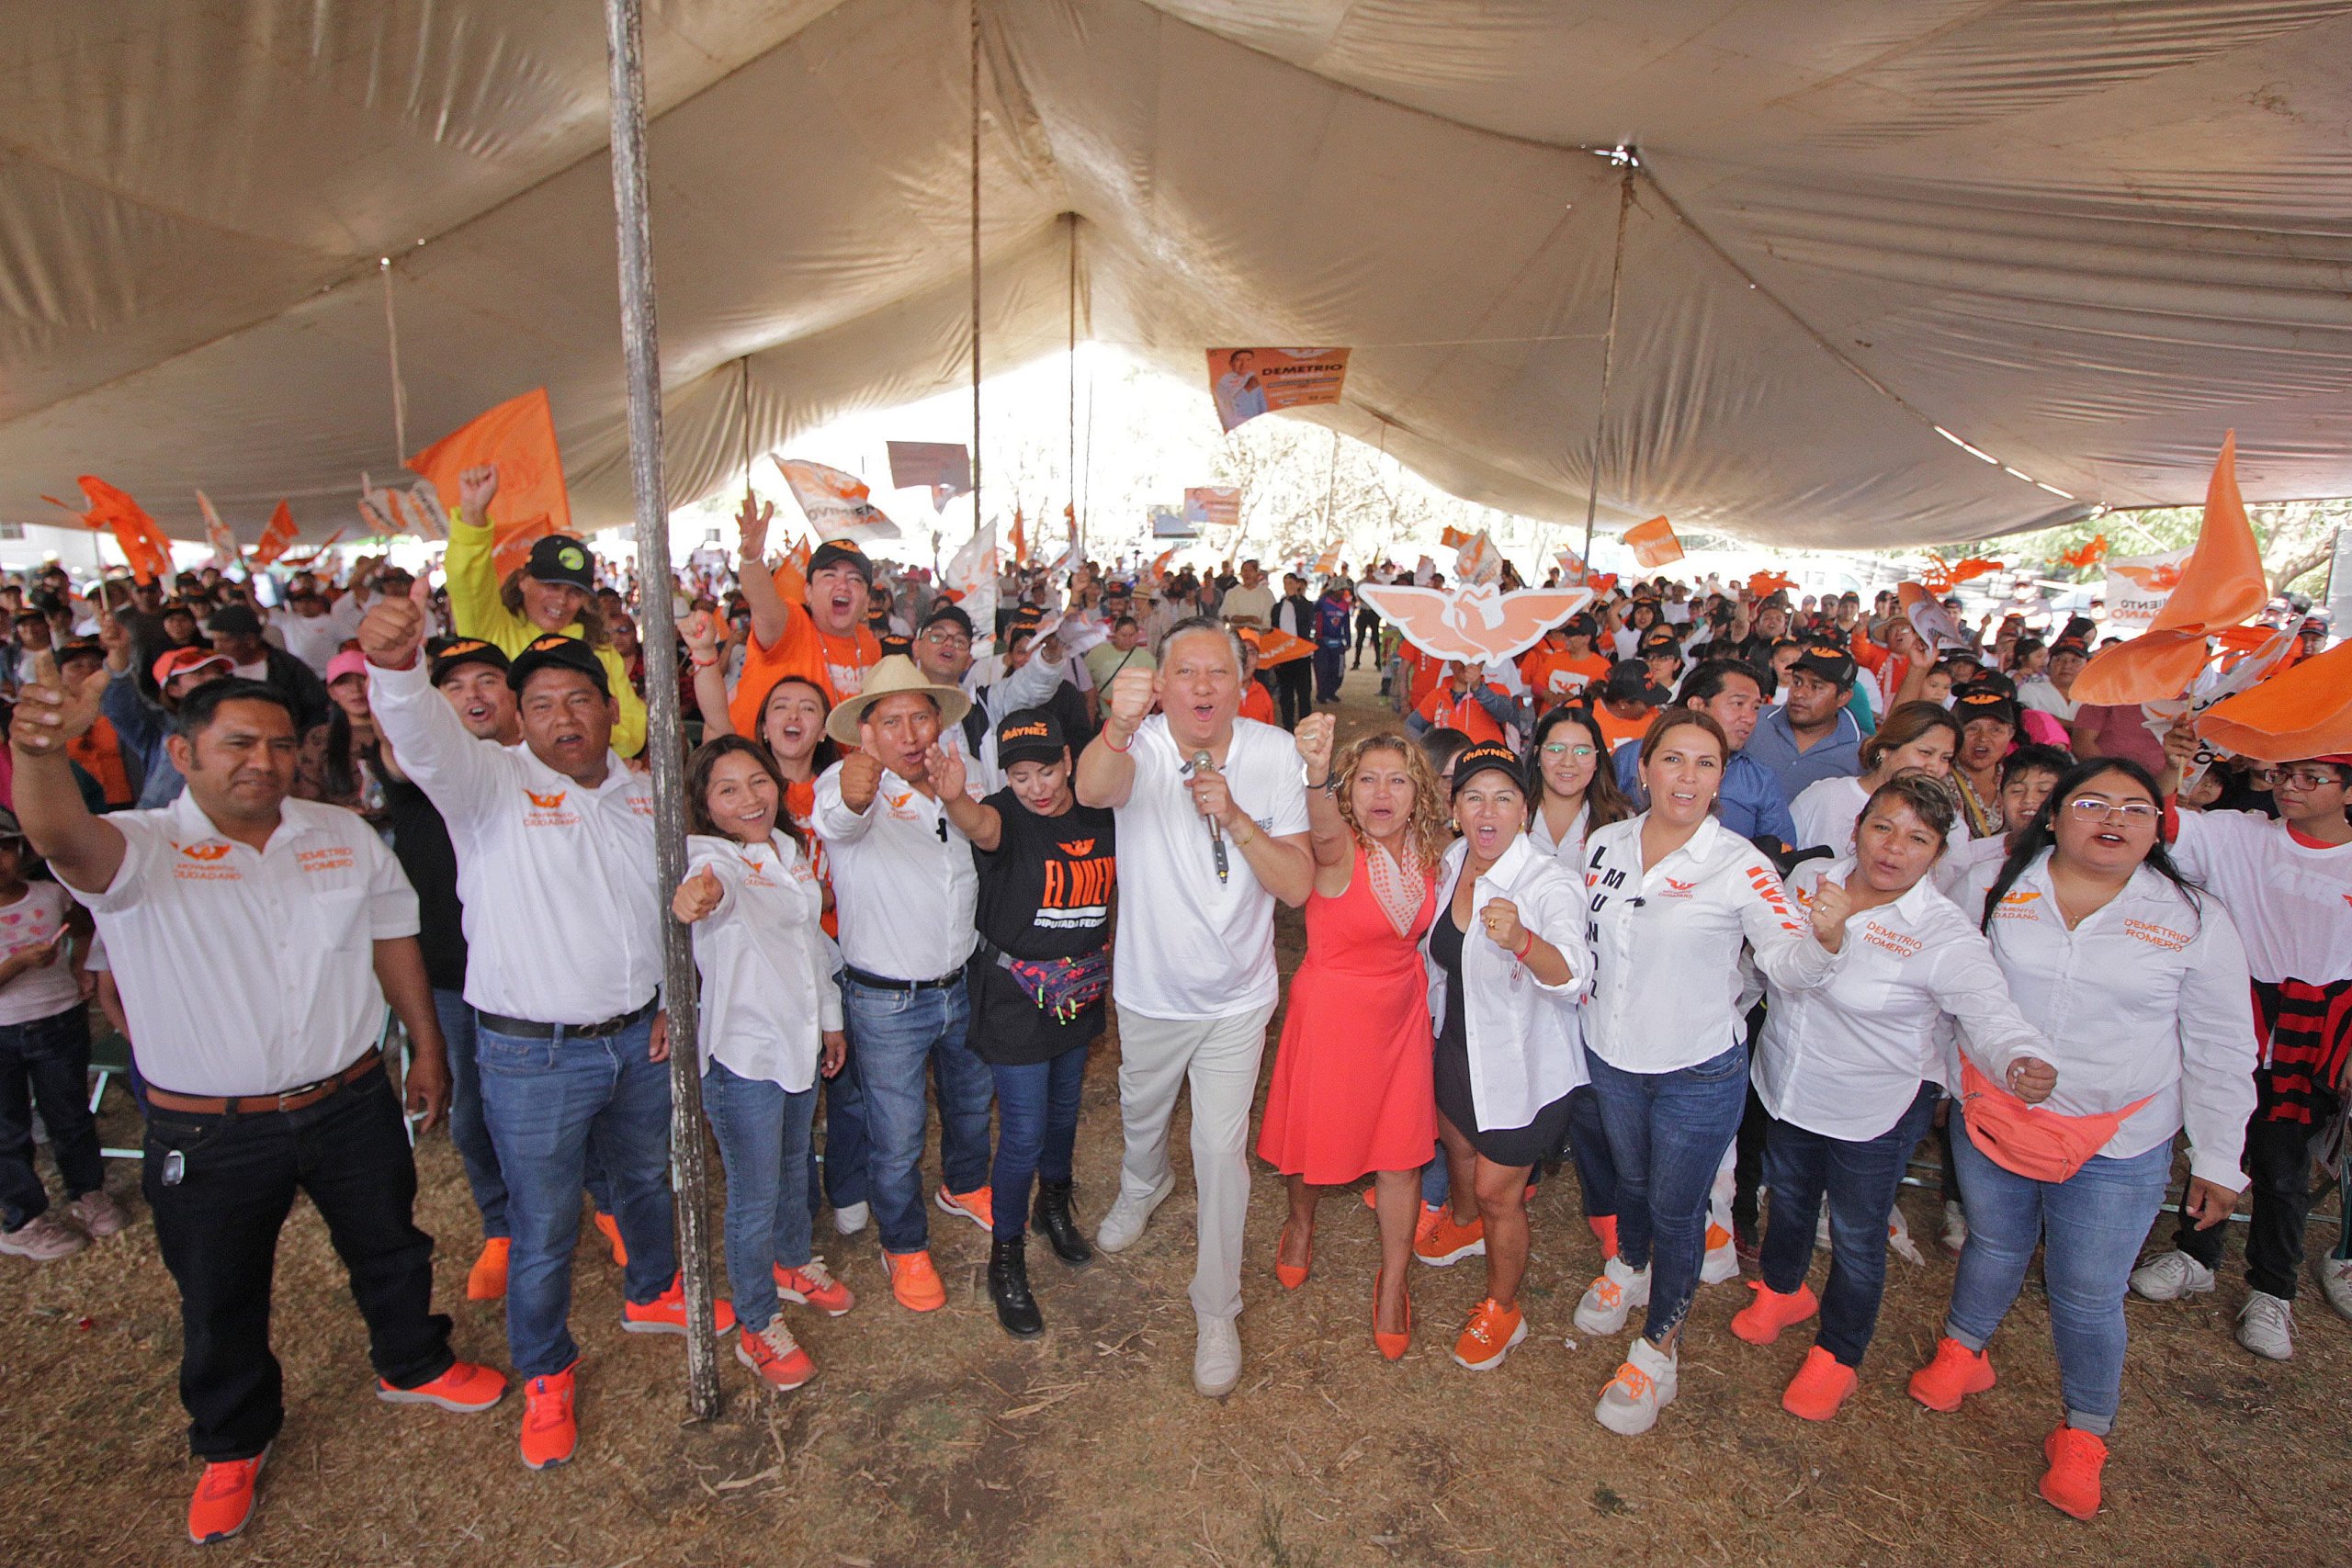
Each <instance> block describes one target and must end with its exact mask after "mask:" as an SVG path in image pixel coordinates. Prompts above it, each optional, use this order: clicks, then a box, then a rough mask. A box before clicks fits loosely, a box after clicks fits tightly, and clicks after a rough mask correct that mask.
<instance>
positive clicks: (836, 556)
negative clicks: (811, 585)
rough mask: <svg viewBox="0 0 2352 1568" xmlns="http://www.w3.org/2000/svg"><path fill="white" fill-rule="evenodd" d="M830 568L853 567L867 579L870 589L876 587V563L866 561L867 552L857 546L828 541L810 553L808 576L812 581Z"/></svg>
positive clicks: (866, 582) (866, 583) (859, 574)
mask: <svg viewBox="0 0 2352 1568" xmlns="http://www.w3.org/2000/svg"><path fill="white" fill-rule="evenodd" d="M829 566H847V567H853V568H854V569H855V570H856V571H857V575H858V576H860V577H862V578H864V579H865V585H866V586H867V587H868V588H871V587H873V586H874V563H873V562H872V561H870V560H868V559H866V558H865V551H864V550H861V549H859V548H858V547H856V546H855V545H846V544H842V543H840V542H839V541H837V540H832V539H828V540H826V541H825V542H824V543H823V544H821V545H819V546H818V547H816V549H815V550H813V551H811V552H810V553H809V577H810V579H811V580H813V579H814V578H815V577H816V575H817V574H818V573H819V572H820V571H822V570H825V569H826V568H827V567H829Z"/></svg>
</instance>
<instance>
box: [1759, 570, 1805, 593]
mask: <svg viewBox="0 0 2352 1568" xmlns="http://www.w3.org/2000/svg"><path fill="white" fill-rule="evenodd" d="M1796 585H1797V580H1796V579H1795V578H1793V577H1783V576H1781V574H1780V573H1779V572H1777V571H1757V572H1750V573H1749V574H1748V578H1747V596H1748V597H1749V598H1751V599H1770V597H1771V596H1772V595H1773V594H1775V593H1778V592H1781V590H1782V589H1784V588H1794V587H1795V586H1796Z"/></svg>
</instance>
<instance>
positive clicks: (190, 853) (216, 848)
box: [180, 844, 229, 860]
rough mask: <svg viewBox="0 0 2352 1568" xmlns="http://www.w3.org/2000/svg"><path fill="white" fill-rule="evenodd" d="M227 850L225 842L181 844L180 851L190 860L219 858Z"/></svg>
mask: <svg viewBox="0 0 2352 1568" xmlns="http://www.w3.org/2000/svg"><path fill="white" fill-rule="evenodd" d="M228 852H229V846H228V845H226V844H182V845H181V846H180V853H182V854H184V855H186V856H187V858H188V859H190V860H219V859H220V857H221V856H222V855H225V854H227V853H228Z"/></svg>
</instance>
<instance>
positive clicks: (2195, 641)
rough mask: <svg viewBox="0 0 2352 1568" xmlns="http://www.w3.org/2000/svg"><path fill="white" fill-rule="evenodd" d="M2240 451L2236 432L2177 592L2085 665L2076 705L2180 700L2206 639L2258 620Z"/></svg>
mask: <svg viewBox="0 0 2352 1568" xmlns="http://www.w3.org/2000/svg"><path fill="white" fill-rule="evenodd" d="M2237 451H2238V436H2237V432H2236V431H2234V430H2233V431H2231V432H2230V433H2229V434H2227V435H2225V436H2223V437H2222V455H2221V457H2220V458H2219V459H2218V460H2216V461H2215V463H2214V464H2213V479H2212V482H2211V484H2209V485H2208V486H2207V487H2206V490H2205V524H2204V526H2203V527H2201V528H2199V530H2198V533H2197V548H2196V549H2195V550H2193V551H2191V552H2190V553H2189V557H2188V559H2187V560H2185V561H2183V562H2181V563H2180V585H2179V586H2178V587H2177V588H2175V589H2174V590H2173V591H2172V595H2171V597H2169V598H2167V599H2166V600H2165V607H2164V608H2163V609H2162V610H2159V611H2157V612H2156V618H2155V619H2154V620H2153V621H2151V622H2150V623H2149V624H2148V629H2147V630H2146V631H2144V632H2142V633H2141V634H2140V635H2139V636H2138V637H2133V638H2132V639H2131V641H2129V642H2127V643H2123V644H2120V646H2118V647H2115V648H2110V649H2106V650H2104V651H2103V652H2101V653H2099V654H2098V656H2097V657H2096V658H2094V659H2093V660H2091V661H2090V662H2089V663H2088V664H2086V665H2084V666H2083V671H2082V673H2081V674H2079V675H2077V676H2075V689H2074V691H2073V692H2072V693H2071V694H2070V695H2071V696H2073V698H2074V699H2075V701H2076V702H2078V703H2098V704H2100V705H2106V706H2128V705H2131V704H2133V703H2151V702H2163V701H2165V700H2166V699H2168V698H2172V697H2177V696H2178V695H2180V694H2182V693H2183V692H2186V691H2187V690H2188V687H2189V683H2190V682H2193V681H2195V680H2196V679H2197V676H2198V673H2199V671H2202V670H2203V669H2204V668H2205V659H2206V649H2205V639H2206V638H2207V637H2216V636H2219V635H2220V634H2221V633H2222V632H2224V631H2226V630H2228V629H2229V628H2230V627H2232V626H2237V625H2240V624H2241V623H2243V622H2245V621H2250V620H2252V619H2253V618H2254V617H2255V616H2256V615H2259V614H2261V612H2262V606H2263V605H2264V604H2265V603H2267V601H2268V599H2269V596H2270V584H2269V580H2268V579H2267V578H2266V577H2264V576H2263V574H2262V549H2261V547H2259V546H2258V545H2256V543H2255V542H2254V527H2253V525H2251V524H2249V523H2248V522H2247V521H2246V516H2245V502H2243V501H2242V500H2240V499H2239V497H2238V465H2237ZM2247 695H2249V696H2250V695H2252V693H2248V694H2247Z"/></svg>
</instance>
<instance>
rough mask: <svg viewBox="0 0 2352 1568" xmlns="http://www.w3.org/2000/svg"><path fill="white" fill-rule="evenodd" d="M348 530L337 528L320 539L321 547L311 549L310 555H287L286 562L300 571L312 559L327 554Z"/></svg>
mask: <svg viewBox="0 0 2352 1568" xmlns="http://www.w3.org/2000/svg"><path fill="white" fill-rule="evenodd" d="M346 532H348V530H346V529H343V528H337V529H336V530H335V531H334V533H332V534H329V535H328V536H326V537H325V538H324V539H322V540H321V541H319V547H318V548H317V549H315V550H312V551H311V552H310V553H309V554H308V555H301V556H287V557H285V558H284V559H285V562H286V564H287V565H288V566H289V567H291V568H293V569H294V570H298V571H299V570H301V569H302V568H304V567H306V566H309V565H310V564H311V562H312V561H315V560H317V559H318V558H320V557H321V556H322V555H324V554H326V553H327V552H328V551H329V550H331V549H333V548H334V542H335V541H336V540H337V539H340V538H342V537H343V536H344V535H345V533H346Z"/></svg>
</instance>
